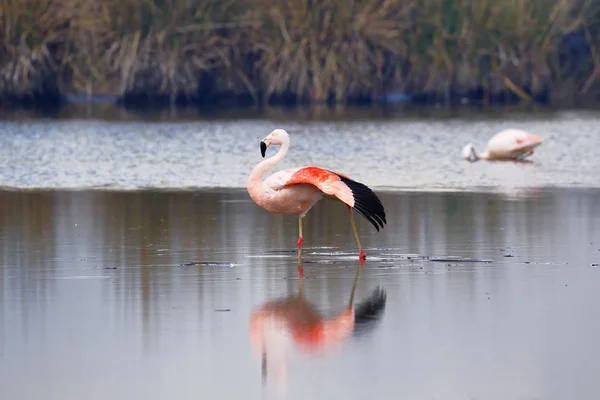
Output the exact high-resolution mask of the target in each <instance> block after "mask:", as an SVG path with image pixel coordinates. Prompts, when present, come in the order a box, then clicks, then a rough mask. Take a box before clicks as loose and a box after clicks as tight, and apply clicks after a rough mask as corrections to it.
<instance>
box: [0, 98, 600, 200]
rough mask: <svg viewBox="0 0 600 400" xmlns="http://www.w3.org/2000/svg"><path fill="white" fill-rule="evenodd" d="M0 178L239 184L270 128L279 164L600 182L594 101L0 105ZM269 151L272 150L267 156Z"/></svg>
mask: <svg viewBox="0 0 600 400" xmlns="http://www.w3.org/2000/svg"><path fill="white" fill-rule="evenodd" d="M0 118H3V121H2V122H0V186H4V187H7V188H97V187H108V188H114V189H138V188H162V189H184V188H203V187H226V188H236V187H237V188H240V187H245V185H246V180H247V177H248V174H249V171H250V170H251V169H252V168H253V167H254V166H255V165H256V164H257V163H258V162H260V161H261V157H260V151H259V141H260V140H261V139H262V138H264V137H265V136H266V135H267V134H268V133H269V132H270V131H271V130H272V129H274V128H284V129H286V130H288V132H289V133H290V135H291V138H292V145H291V149H290V152H289V154H288V157H287V158H286V159H285V160H284V161H283V162H282V163H281V164H280V165H278V166H277V167H276V169H281V168H289V167H298V166H306V165H317V166H321V167H324V168H328V169H331V170H335V171H339V172H342V173H344V174H346V175H349V176H351V177H353V178H354V179H356V180H359V181H363V182H365V183H367V184H368V185H369V186H372V187H376V188H387V189H401V188H404V189H427V190H434V189H444V190H448V189H461V190H464V189H473V188H478V187H486V188H490V189H494V190H499V191H510V190H512V189H514V188H532V187H533V188H539V187H546V186H561V187H581V186H585V187H600V177H599V176H600V175H598V173H597V171H599V170H600V158H599V157H597V155H596V153H595V152H594V151H593V149H597V148H599V147H600V124H599V123H598V120H599V118H600V111H594V110H588V111H558V112H546V111H544V112H531V111H529V110H523V109H503V110H496V111H494V112H488V111H486V112H483V111H477V110H472V109H470V111H457V112H450V111H444V110H433V111H432V110H428V109H420V110H418V111H414V110H413V111H410V112H408V111H398V112H395V111H381V110H379V111H375V110H369V109H367V110H347V109H345V110H342V111H339V112H336V111H321V112H318V113H316V114H303V113H302V112H298V111H296V112H289V113H286V112H285V111H271V112H266V113H259V114H257V113H253V112H252V111H244V112H241V111H240V112H237V113H235V114H233V115H232V114H225V115H221V114H217V115H208V116H206V115H204V116H198V115H191V116H190V115H187V114H181V113H180V114H178V113H176V112H174V113H171V114H168V113H167V114H161V113H155V114H150V115H148V114H139V113H131V112H126V111H123V110H119V111H115V110H111V109H108V110H104V109H103V108H101V109H100V110H96V111H94V112H91V111H90V113H89V114H83V115H82V114H81V111H80V112H79V113H72V114H69V113H68V110H67V111H65V112H64V114H61V115H60V118H59V119H55V118H39V117H35V118H31V117H30V116H28V115H27V114H25V115H22V114H11V115H8V114H0ZM509 127H515V128H521V129H527V130H530V131H532V132H534V133H537V134H539V135H540V136H542V137H543V138H544V139H545V143H544V144H543V145H542V146H540V147H539V148H538V149H536V154H534V156H533V157H532V158H531V160H532V161H534V163H532V164H526V165H524V164H515V163H505V162H502V163H498V162H496V163H490V162H483V161H482V162H477V163H474V164H470V163H468V162H467V161H465V160H464V159H462V158H461V151H462V148H463V146H464V145H465V144H467V143H468V142H472V143H473V144H474V145H475V146H476V148H478V149H479V150H483V149H484V148H485V145H486V143H487V140H488V139H490V138H491V137H492V135H493V134H495V133H496V132H498V131H500V130H501V129H504V128H509ZM272 154H274V150H270V151H269V155H272Z"/></svg>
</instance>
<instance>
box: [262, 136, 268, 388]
mask: <svg viewBox="0 0 600 400" xmlns="http://www.w3.org/2000/svg"><path fill="white" fill-rule="evenodd" d="M261 147H262V146H261ZM262 380H263V383H265V381H266V380H267V354H266V353H264V352H263V353H262Z"/></svg>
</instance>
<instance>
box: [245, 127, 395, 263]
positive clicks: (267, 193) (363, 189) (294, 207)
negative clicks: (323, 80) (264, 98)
mask: <svg viewBox="0 0 600 400" xmlns="http://www.w3.org/2000/svg"><path fill="white" fill-rule="evenodd" d="M271 145H279V146H281V147H280V149H279V151H278V152H277V154H275V155H274V156H273V157H270V158H267V159H266V160H263V161H261V162H260V163H259V164H258V165H257V166H256V167H254V169H253V170H252V172H251V173H250V177H249V178H248V193H249V194H250V197H251V198H252V200H254V202H255V203H256V204H257V205H259V206H260V207H262V208H264V209H265V210H267V211H270V212H273V213H282V214H288V215H296V216H298V258H301V256H302V243H303V241H304V238H303V235H302V219H303V218H304V216H305V215H306V213H307V212H308V211H309V210H310V208H311V207H312V206H313V205H314V204H315V203H316V202H318V201H319V200H320V199H321V198H323V197H329V198H333V199H337V200H339V201H341V202H343V203H345V204H346V205H347V206H348V208H349V210H350V223H351V225H352V229H353V231H354V237H355V239H356V244H357V245H358V250H359V260H360V261H361V263H363V262H364V260H365V259H366V255H365V252H364V251H363V248H362V246H361V244H360V239H359V238H358V232H357V231H356V224H355V222H354V214H353V213H352V210H353V209H355V210H356V211H357V212H358V213H359V214H360V215H362V216H363V217H365V218H366V219H367V220H368V221H369V222H370V223H371V224H373V226H375V229H377V231H379V228H380V227H381V228H383V226H384V224H385V223H387V222H386V219H385V210H384V208H383V205H382V204H381V201H380V200H379V198H378V197H377V195H376V194H375V193H374V192H373V191H372V190H371V189H370V188H368V187H367V186H365V185H364V184H362V183H359V182H356V181H354V180H352V179H350V178H348V177H347V176H345V175H342V174H339V173H336V172H332V171H328V170H326V169H323V168H318V167H303V168H290V169H285V170H282V171H278V172H276V173H274V174H272V175H271V176H269V177H268V178H267V179H265V180H264V181H263V180H261V179H262V176H263V175H264V174H265V173H266V172H267V171H268V170H269V169H270V168H272V167H273V166H275V164H277V163H278V162H279V161H281V160H282V159H283V158H284V157H285V156H286V154H287V152H288V150H289V147H290V136H289V135H288V133H287V132H286V131H285V130H283V129H275V130H274V131H273V132H271V133H269V134H268V135H267V136H266V137H265V138H264V139H263V140H262V141H261V142H260V152H261V155H262V156H263V158H264V157H265V154H266V151H267V148H268V147H269V146H271Z"/></svg>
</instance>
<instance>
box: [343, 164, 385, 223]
mask: <svg viewBox="0 0 600 400" xmlns="http://www.w3.org/2000/svg"><path fill="white" fill-rule="evenodd" d="M334 173H335V172H334ZM336 175H337V174H336ZM338 176H339V177H340V179H341V180H342V182H344V183H345V184H346V185H347V186H348V187H349V188H350V190H351V191H352V194H353V195H354V208H355V209H356V211H358V213H359V214H360V215H362V216H363V217H365V218H366V219H367V220H368V221H369V222H370V223H372V224H373V226H374V227H375V229H377V231H379V228H380V227H381V228H382V229H383V225H384V224H386V223H387V221H386V220H385V210H384V209H383V204H381V200H379V197H377V195H376V194H375V193H374V192H373V191H372V190H371V189H370V188H369V187H367V186H366V185H364V184H362V183H360V182H356V181H353V180H352V179H349V178H346V177H344V176H341V175H338Z"/></svg>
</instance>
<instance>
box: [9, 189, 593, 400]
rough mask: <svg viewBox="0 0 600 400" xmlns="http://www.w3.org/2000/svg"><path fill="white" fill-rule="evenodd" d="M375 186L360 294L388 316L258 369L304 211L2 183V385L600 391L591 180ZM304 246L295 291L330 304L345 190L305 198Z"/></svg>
mask: <svg viewBox="0 0 600 400" xmlns="http://www.w3.org/2000/svg"><path fill="white" fill-rule="evenodd" d="M381 197H382V200H383V202H384V204H385V206H386V209H387V212H388V216H389V218H388V222H389V223H388V225H387V226H386V228H385V229H384V230H383V231H382V232H380V233H377V232H376V231H375V230H374V229H373V228H372V227H371V226H370V225H368V224H367V223H366V222H365V221H364V220H362V219H359V220H357V221H358V224H359V230H360V233H361V235H362V240H363V242H364V245H365V247H366V251H367V256H368V257H369V258H368V260H367V263H366V264H365V267H364V269H362V270H361V272H360V276H359V278H358V285H357V289H356V295H355V296H356V298H355V303H360V302H361V301H363V300H364V299H365V298H368V297H369V296H370V294H371V293H372V292H373V290H374V289H375V288H376V287H378V286H379V287H381V288H383V290H385V291H386V293H387V303H386V307H385V310H384V312H383V314H382V317H381V319H380V320H379V321H378V322H376V323H375V324H374V325H373V326H371V329H369V330H367V331H365V332H364V333H363V334H362V335H355V336H353V337H350V338H348V339H347V340H345V341H344V342H343V343H340V345H339V346H338V347H336V348H333V349H331V350H330V351H329V350H328V351H324V352H323V353H322V354H318V355H314V354H313V353H307V352H302V351H298V350H297V351H296V352H295V353H293V354H290V356H289V359H288V376H287V380H286V381H284V382H282V381H278V383H277V382H274V381H273V380H269V377H272V375H269V376H268V378H267V383H266V384H265V385H264V386H263V383H262V380H261V360H260V356H259V354H257V353H256V352H255V351H254V350H253V348H252V347H251V341H250V338H249V323H250V317H251V313H252V311H253V310H256V309H257V308H258V307H260V306H261V305H263V304H264V303H266V302H268V301H270V300H273V299H276V298H279V297H281V296H285V295H294V294H296V293H297V290H298V283H299V281H298V279H297V264H296V258H295V257H296V256H295V253H293V252H283V251H281V250H293V249H294V246H295V243H296V234H297V232H296V229H297V225H296V220H295V218H293V217H285V216H278V215H271V214H269V213H267V212H266V211H263V210H262V209H259V208H258V207H257V206H255V205H254V204H253V203H252V202H250V201H249V198H248V196H247V194H246V193H245V192H244V191H218V192H217V191H215V192H187V193H170V192H162V193H161V192H154V193H152V192H136V193H125V192H123V193H110V192H25V193H24V192H2V193H0V204H1V205H2V206H1V207H0V243H1V244H0V398H1V399H3V400H4V399H7V400H8V399H24V400H28V399H47V400H49V399H67V400H69V399H82V398H85V399H133V398H144V399H200V398H201V399H212V398H215V399H216V398H232V399H233V398H240V399H241V398H243V399H262V398H289V399H379V398H381V399H385V398H394V399H396V398H410V399H433V398H435V399H592V398H598V397H600V381H599V380H598V376H600V346H599V345H598V340H599V338H600V307H599V304H600V290H599V289H600V267H597V265H593V264H597V263H600V191H596V190H578V189H570V190H553V191H538V192H535V193H533V194H531V195H530V196H528V197H521V198H519V199H517V200H514V199H509V198H506V197H504V196H501V195H498V194H483V193H456V194H453V193H437V194H436V193H426V194H425V193H419V192H412V193H398V194H391V193H383V194H382V195H381ZM305 247H306V250H305V253H304V256H305V259H304V264H303V268H304V274H305V279H304V280H303V295H304V298H305V300H306V301H307V302H309V303H312V304H313V305H314V306H315V307H316V308H317V310H318V311H320V312H321V313H323V314H324V315H326V316H335V315H337V314H339V313H340V312H342V311H343V310H344V308H345V307H346V305H347V304H348V301H349V296H350V292H351V289H352V284H353V280H354V278H355V274H356V269H357V265H358V262H357V258H356V249H355V243H354V239H353V237H352V234H351V230H350V224H349V221H348V217H347V211H346V209H345V207H343V206H340V205H339V204H336V203H328V202H322V203H320V204H318V205H317V206H316V207H315V208H313V210H311V212H310V213H309V217H308V218H307V220H306V225H305ZM427 258H429V259H427ZM476 260H479V261H476ZM203 263H204V264H203ZM190 264H192V265H190ZM277 396H279V397H277Z"/></svg>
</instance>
